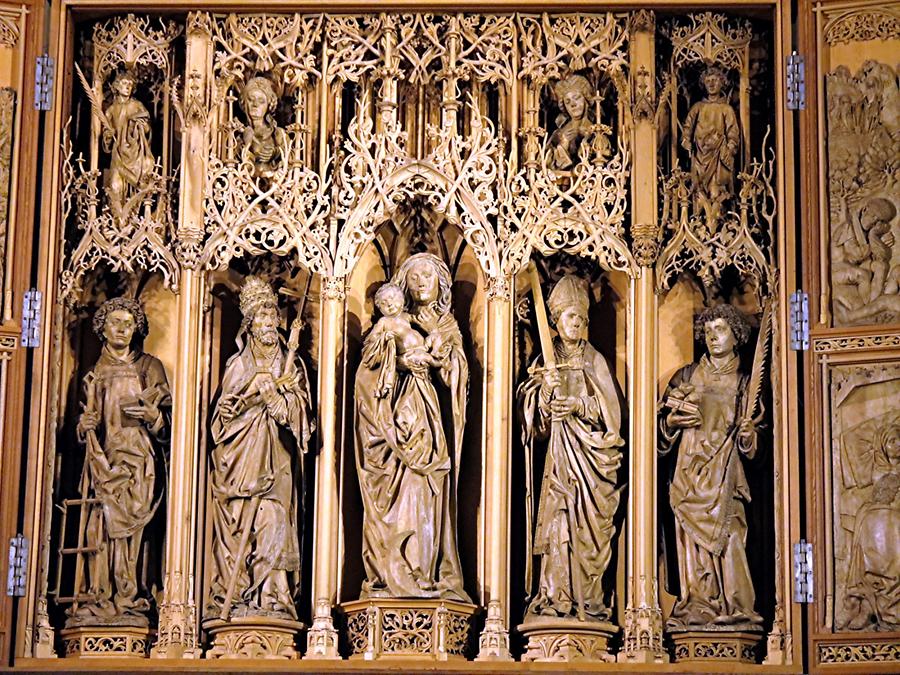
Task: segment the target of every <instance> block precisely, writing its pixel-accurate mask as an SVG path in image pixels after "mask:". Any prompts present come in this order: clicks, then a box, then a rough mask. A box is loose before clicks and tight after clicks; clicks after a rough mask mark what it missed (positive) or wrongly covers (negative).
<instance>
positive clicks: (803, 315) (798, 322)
mask: <svg viewBox="0 0 900 675" xmlns="http://www.w3.org/2000/svg"><path fill="white" fill-rule="evenodd" d="M790 310H791V349H793V350H794V351H795V352H803V351H806V350H807V349H809V294H808V293H807V292H806V291H794V292H793V293H791V301H790Z"/></svg>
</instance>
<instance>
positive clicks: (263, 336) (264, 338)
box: [250, 306, 278, 347]
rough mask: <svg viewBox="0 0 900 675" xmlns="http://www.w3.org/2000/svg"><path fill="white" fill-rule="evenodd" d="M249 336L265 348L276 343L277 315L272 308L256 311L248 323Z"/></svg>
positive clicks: (262, 308) (266, 307)
mask: <svg viewBox="0 0 900 675" xmlns="http://www.w3.org/2000/svg"><path fill="white" fill-rule="evenodd" d="M250 335H252V336H253V339H254V340H256V341H257V342H259V343H260V344H261V345H265V346H267V347H270V346H272V345H274V344H275V343H276V342H278V313H277V312H276V311H275V308H274V307H269V306H264V307H261V308H260V309H258V310H257V311H256V313H255V314H254V315H253V320H252V321H251V322H250Z"/></svg>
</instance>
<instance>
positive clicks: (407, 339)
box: [372, 283, 441, 398]
mask: <svg viewBox="0 0 900 675" xmlns="http://www.w3.org/2000/svg"><path fill="white" fill-rule="evenodd" d="M405 303H406V300H405V298H404V295H403V289H402V288H400V287H399V286H398V285H397V284H392V283H386V284H383V285H382V286H381V287H380V288H379V289H378V290H377V291H376V292H375V306H376V307H377V308H378V310H379V311H380V312H381V314H382V317H381V318H380V319H379V320H378V321H377V323H376V324H375V326H374V327H373V329H372V334H373V335H374V334H376V333H385V334H386V335H385V337H386V338H387V339H388V341H390V342H391V343H392V344H393V348H392V349H389V350H388V352H389V354H390V356H389V357H388V358H387V359H385V363H384V364H383V365H382V368H381V373H380V374H379V376H378V389H377V391H376V392H375V396H376V397H377V398H387V397H388V396H390V395H391V392H392V391H393V390H394V384H395V383H396V380H397V367H396V359H397V357H400V356H405V355H407V354H409V353H410V352H418V353H421V354H423V356H424V357H426V360H427V364H428V365H430V366H435V367H438V368H439V367H440V366H441V362H440V360H439V359H438V358H436V357H434V356H432V355H431V348H432V337H431V336H430V335H429V336H428V337H424V336H423V335H422V334H421V333H420V332H419V331H417V330H416V329H415V328H413V327H412V324H411V323H410V316H409V313H407V312H406V311H404V309H403V307H404V305H405Z"/></svg>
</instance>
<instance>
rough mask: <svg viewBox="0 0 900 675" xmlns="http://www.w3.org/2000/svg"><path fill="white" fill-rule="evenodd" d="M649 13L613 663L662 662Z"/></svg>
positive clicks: (644, 14)
mask: <svg viewBox="0 0 900 675" xmlns="http://www.w3.org/2000/svg"><path fill="white" fill-rule="evenodd" d="M655 31H656V18H655V15H654V14H653V12H650V11H647V10H641V11H639V12H635V13H634V14H632V16H631V41H630V56H631V77H632V86H631V88H632V92H633V97H634V98H633V101H632V104H633V105H632V118H633V126H632V155H631V156H632V158H633V159H632V162H633V165H632V174H631V176H632V178H631V204H632V207H631V208H632V218H633V221H632V222H633V225H632V229H631V233H632V237H633V240H634V252H635V259H636V260H637V262H638V264H639V265H640V267H641V269H640V270H639V276H638V277H637V278H636V279H635V280H634V282H633V286H632V288H633V296H632V301H633V303H632V304H633V308H632V312H633V314H632V316H633V317H634V320H633V325H632V330H633V340H632V344H633V350H632V354H631V356H632V373H631V386H630V394H631V409H632V411H633V412H632V415H631V477H632V478H631V489H630V492H629V499H628V521H629V528H628V589H627V590H628V604H627V606H626V609H625V631H624V633H625V635H624V637H625V639H624V647H623V649H622V651H621V652H620V653H619V655H618V660H619V661H624V662H638V663H654V662H656V663H659V662H664V661H668V656H667V654H666V652H665V651H664V650H663V645H662V638H663V626H662V611H661V610H660V606H659V583H658V580H657V576H658V574H657V567H656V535H655V533H656V382H657V356H656V352H657V332H658V325H657V302H656V295H655V292H654V286H655V280H654V276H655V275H654V268H653V265H654V263H655V261H656V255H657V249H658V245H659V223H658V216H657V201H656V185H657V178H656V123H655V105H654V101H655V94H654V92H655V91H656V67H655V66H656V60H655V43H654V34H655Z"/></svg>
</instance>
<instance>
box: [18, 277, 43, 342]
mask: <svg viewBox="0 0 900 675" xmlns="http://www.w3.org/2000/svg"><path fill="white" fill-rule="evenodd" d="M42 303H43V296H42V294H41V292H40V291H39V290H38V289H36V288H29V289H28V290H27V291H25V297H23V298H22V346H23V347H40V346H41V304H42Z"/></svg>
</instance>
